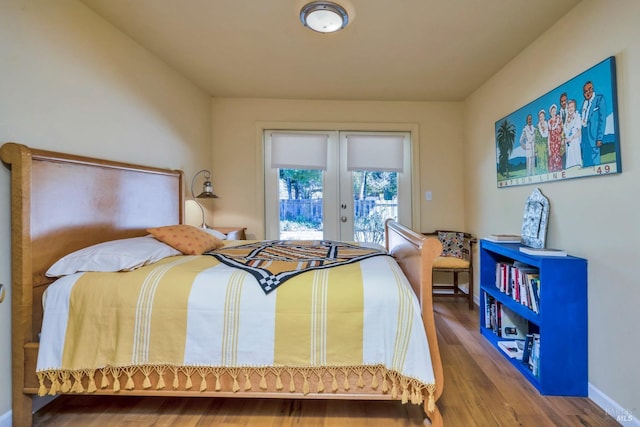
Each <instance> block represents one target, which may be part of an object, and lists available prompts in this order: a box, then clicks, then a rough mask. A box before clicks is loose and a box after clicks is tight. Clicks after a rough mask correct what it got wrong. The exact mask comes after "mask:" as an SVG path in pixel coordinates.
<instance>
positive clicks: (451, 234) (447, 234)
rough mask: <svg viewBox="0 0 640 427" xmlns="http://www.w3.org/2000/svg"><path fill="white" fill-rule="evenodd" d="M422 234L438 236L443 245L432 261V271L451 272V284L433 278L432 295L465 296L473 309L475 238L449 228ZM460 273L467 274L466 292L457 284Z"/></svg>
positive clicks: (470, 308)
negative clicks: (440, 252)
mask: <svg viewBox="0 0 640 427" xmlns="http://www.w3.org/2000/svg"><path fill="white" fill-rule="evenodd" d="M423 234H425V235H431V236H436V237H438V239H439V240H440V242H441V243H442V246H443V251H442V255H441V256H439V257H437V258H436V259H435V260H434V261H433V272H434V273H435V272H444V273H453V281H452V283H451V284H441V283H436V282H435V280H434V283H433V296H437V297H452V298H458V297H464V298H467V302H468V304H469V310H473V307H474V303H473V245H474V244H475V243H477V239H475V238H474V237H473V236H471V234H469V233H465V232H460V231H450V230H436V231H435V232H433V233H423ZM460 273H466V274H467V278H468V282H469V285H468V289H467V292H465V291H464V289H462V288H460V287H459V286H458V285H459V280H458V275H459V274H460Z"/></svg>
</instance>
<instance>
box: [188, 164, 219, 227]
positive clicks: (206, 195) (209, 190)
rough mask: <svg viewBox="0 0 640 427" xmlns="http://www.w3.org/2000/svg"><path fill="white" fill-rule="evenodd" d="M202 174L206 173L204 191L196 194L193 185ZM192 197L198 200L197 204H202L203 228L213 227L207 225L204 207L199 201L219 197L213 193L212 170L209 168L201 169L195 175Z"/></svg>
mask: <svg viewBox="0 0 640 427" xmlns="http://www.w3.org/2000/svg"><path fill="white" fill-rule="evenodd" d="M200 174H204V183H203V184H202V193H200V194H198V195H197V196H196V195H195V192H194V191H193V186H194V184H195V182H196V178H197V177H198V175H200ZM191 197H193V200H194V201H195V202H196V204H197V205H198V206H200V210H201V211H202V225H201V227H202V228H211V227H209V226H208V225H207V222H206V221H205V217H204V207H203V206H202V205H201V204H200V202H198V199H218V198H219V197H218V196H216V195H215V194H214V193H213V184H211V172H210V171H209V170H207V169H202V170H201V171H198V173H196V174H195V175H194V176H193V179H192V180H191Z"/></svg>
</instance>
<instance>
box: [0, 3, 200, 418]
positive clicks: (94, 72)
mask: <svg viewBox="0 0 640 427" xmlns="http://www.w3.org/2000/svg"><path fill="white" fill-rule="evenodd" d="M0 58H2V62H1V64H0V76H1V78H0V94H1V95H0V143H2V142H8V141H13V142H19V143H22V144H26V145H29V146H32V147H36V148H44V149H49V150H55V151H64V152H69V153H74V154H80V155H88V156H94V157H101V158H108V159H113V160H119V161H125V162H130V163H140V164H145V165H152V166H157V167H167V168H173V169H183V170H185V175H186V177H187V179H190V177H191V176H193V173H194V172H195V171H197V170H198V169H201V168H204V167H207V168H209V167H210V162H209V159H210V158H211V128H210V124H211V114H210V108H211V104H210V97H209V96H208V95H206V94H205V93H204V92H203V91H201V90H200V89H198V88H197V87H195V86H194V85H193V84H191V83H190V82H189V81H187V80H185V78H184V77H182V76H180V75H179V74H177V73H176V72H174V71H173V70H172V69H170V68H169V67H168V66H167V65H166V64H164V63H163V62H160V61H159V60H158V59H157V58H156V57H154V56H153V55H151V54H150V53H149V52H147V51H146V50H144V49H142V48H141V47H140V46H138V45H137V44H135V43H134V42H133V41H131V40H130V39H129V38H127V37H126V36H124V35H123V34H122V33H120V32H118V31H117V30H115V29H114V28H113V27H112V26H111V25H110V24H108V23H106V22H105V21H104V20H102V19H101V18H99V17H98V16H97V15H95V14H94V13H93V12H92V11H90V10H89V9H88V8H86V7H85V6H84V5H83V4H82V3H79V2H76V1H75V0H74V1H70V0H46V1H33V0H23V1H22V0H2V2H1V3H0ZM9 176H10V171H9V170H8V168H6V167H4V166H0V282H1V283H4V284H5V285H7V286H8V287H10V286H9V285H10V284H11V276H10V261H11V255H10V254H11V245H10V204H9V200H10V199H9ZM10 296H11V295H10V292H9V294H8V295H7V298H6V299H5V301H4V302H3V303H2V304H0V422H2V421H3V420H4V419H6V415H5V417H4V418H3V414H7V412H8V411H9V410H10V408H11V386H10V384H11V367H10V362H11V330H10V320H11V317H10V299H11V298H10Z"/></svg>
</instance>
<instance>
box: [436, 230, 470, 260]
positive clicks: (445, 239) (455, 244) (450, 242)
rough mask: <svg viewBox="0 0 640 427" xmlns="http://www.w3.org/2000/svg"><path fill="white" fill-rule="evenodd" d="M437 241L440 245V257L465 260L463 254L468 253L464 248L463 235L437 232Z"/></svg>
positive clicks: (453, 232) (454, 232)
mask: <svg viewBox="0 0 640 427" xmlns="http://www.w3.org/2000/svg"><path fill="white" fill-rule="evenodd" d="M438 239H440V242H441V243H442V254H440V256H443V257H455V258H465V252H466V253H468V249H466V248H465V239H464V233H459V232H456V231H438Z"/></svg>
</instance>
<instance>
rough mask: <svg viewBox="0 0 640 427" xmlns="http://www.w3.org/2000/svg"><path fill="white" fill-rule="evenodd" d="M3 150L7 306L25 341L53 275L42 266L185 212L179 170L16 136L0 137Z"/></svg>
mask: <svg viewBox="0 0 640 427" xmlns="http://www.w3.org/2000/svg"><path fill="white" fill-rule="evenodd" d="M0 154H1V158H2V161H3V162H4V163H6V164H7V166H8V167H9V168H11V206H12V211H11V239H12V254H11V256H12V267H13V268H12V270H13V272H12V292H13V298H12V300H13V301H14V305H13V306H12V309H13V319H14V322H15V321H18V322H20V323H21V324H23V325H24V326H25V327H24V328H23V330H24V331H25V336H24V337H22V342H23V343H24V342H28V341H34V340H35V337H36V336H37V333H38V332H39V331H40V326H41V322H42V309H41V302H40V301H41V296H42V293H43V292H44V289H46V286H48V284H49V283H50V282H51V279H49V278H47V277H46V276H45V272H46V271H47V269H48V268H49V267H50V266H51V265H52V264H53V263H54V262H55V261H57V260H58V259H59V258H61V257H62V256H64V255H66V254H68V253H70V252H72V251H74V250H77V249H80V248H83V247H86V246H89V245H92V244H95V243H100V242H105V241H108V240H114V239H121V238H125V237H135V236H141V235H144V234H145V228H148V227H154V226H160V225H169V224H178V223H181V222H182V220H183V217H184V191H183V189H184V185H183V174H182V172H181V171H177V170H167V169H158V168H152V167H146V166H138V165H132V164H127V163H120V162H112V161H105V160H98V159H93V158H88V157H81V156H73V155H69V154H63V153H56V152H52V151H45V150H36V149H32V148H29V147H26V146H24V145H21V144H16V143H6V144H4V145H2V148H1V149H0ZM16 292H17V293H18V294H16ZM27 314H30V315H27ZM16 316H18V317H16ZM27 317H28V318H27ZM14 331H15V328H14ZM27 331H31V334H29V333H28V332H27ZM14 344H15V343H14ZM14 347H15V346H14Z"/></svg>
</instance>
